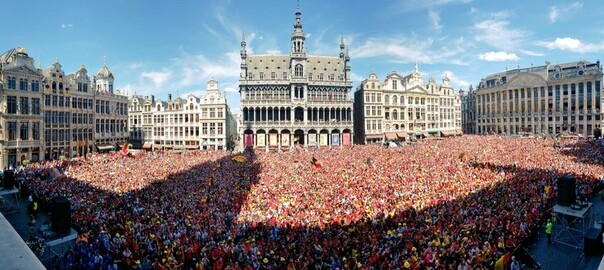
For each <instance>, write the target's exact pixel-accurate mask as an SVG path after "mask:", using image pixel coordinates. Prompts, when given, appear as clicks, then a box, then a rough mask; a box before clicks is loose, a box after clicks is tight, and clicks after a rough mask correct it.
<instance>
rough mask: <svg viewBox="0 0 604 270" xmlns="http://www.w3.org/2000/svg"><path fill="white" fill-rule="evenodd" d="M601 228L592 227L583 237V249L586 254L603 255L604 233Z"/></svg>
mask: <svg viewBox="0 0 604 270" xmlns="http://www.w3.org/2000/svg"><path fill="white" fill-rule="evenodd" d="M600 231H601V230H598V229H596V228H591V229H589V231H587V233H586V234H585V237H584V238H583V245H584V246H583V250H584V251H585V255H590V256H599V255H602V234H601V233H600Z"/></svg>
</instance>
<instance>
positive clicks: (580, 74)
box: [577, 70, 585, 76]
mask: <svg viewBox="0 0 604 270" xmlns="http://www.w3.org/2000/svg"><path fill="white" fill-rule="evenodd" d="M584 73H585V72H584V71H583V70H579V72H577V75H579V76H583V74H584Z"/></svg>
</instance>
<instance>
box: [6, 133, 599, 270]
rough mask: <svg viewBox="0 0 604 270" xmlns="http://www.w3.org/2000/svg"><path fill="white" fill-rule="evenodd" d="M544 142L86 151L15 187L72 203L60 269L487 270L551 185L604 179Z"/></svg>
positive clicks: (592, 184)
mask: <svg viewBox="0 0 604 270" xmlns="http://www.w3.org/2000/svg"><path fill="white" fill-rule="evenodd" d="M553 145H554V143H553V141H552V139H548V138H546V139H541V138H531V139H521V138H511V137H501V136H463V137H458V138H449V139H446V140H433V141H431V140H429V141H424V142H419V143H417V144H415V145H414V146H406V147H400V148H387V149H385V148H383V147H381V146H377V145H368V146H353V147H348V148H340V147H337V148H332V149H328V148H321V149H315V148H296V149H295V150H292V151H289V152H280V151H279V152H277V151H275V152H265V151H253V150H252V151H245V152H244V153H240V154H231V153H228V152H223V151H215V152H205V151H194V152H184V153H171V152H157V151H156V152H148V153H147V152H142V153H138V154H135V155H129V156H124V155H122V154H120V153H113V154H93V155H89V156H88V157H87V158H85V159H76V160H70V161H52V162H46V163H41V164H31V165H29V166H28V167H27V168H26V169H25V170H24V171H23V172H21V173H20V174H19V176H18V178H19V179H20V181H21V182H22V185H23V186H24V187H26V188H27V189H28V191H29V192H31V193H32V194H33V196H35V197H36V199H37V200H38V201H40V203H41V205H42V207H44V206H45V205H46V206H47V205H48V204H49V203H50V201H51V199H52V198H54V197H55V196H64V197H66V198H68V199H69V201H70V203H71V208H72V225H73V226H74V227H75V228H76V229H77V230H78V232H79V233H80V237H79V238H78V241H77V243H76V245H75V247H74V248H73V249H72V250H70V251H69V252H67V253H66V254H65V256H64V257H62V258H59V259H58V261H57V266H58V267H61V268H67V269H130V268H135V269H306V268H311V267H314V268H315V269H322V268H326V267H329V268H331V269H394V268H399V269H492V268H493V266H494V264H495V262H496V261H497V260H498V259H500V258H501V256H502V254H504V253H509V252H512V251H513V250H514V249H516V248H517V247H518V246H520V245H522V244H523V242H524V241H525V239H527V237H528V235H529V234H531V233H532V232H534V231H535V229H536V228H538V227H539V226H540V223H539V222H540V221H541V220H543V217H545V216H547V215H549V211H551V207H552V206H553V203H555V196H556V190H555V189H556V184H555V180H556V179H557V178H558V177H559V176H561V175H566V174H570V175H572V176H574V177H576V178H577V183H578V185H579V186H580V187H581V188H580V190H581V192H583V193H584V195H585V196H591V195H592V193H593V192H594V189H595V188H596V186H597V185H598V184H599V180H600V179H601V178H602V176H604V168H603V167H602V166H601V165H600V164H601V162H602V160H601V159H602V155H601V154H599V155H598V154H594V152H597V151H599V148H595V147H593V146H591V145H590V144H588V143H579V144H576V145H575V147H573V148H572V149H570V150H569V149H567V148H565V149H566V150H564V151H562V150H560V149H558V148H556V147H553ZM242 156H243V157H244V158H242ZM597 159H600V160H597ZM311 161H312V162H311ZM586 161H590V162H586ZM592 161H593V162H592ZM317 164H320V166H318V165H317Z"/></svg>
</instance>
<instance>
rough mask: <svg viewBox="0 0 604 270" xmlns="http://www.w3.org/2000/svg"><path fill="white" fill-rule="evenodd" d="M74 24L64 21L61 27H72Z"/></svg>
mask: <svg viewBox="0 0 604 270" xmlns="http://www.w3.org/2000/svg"><path fill="white" fill-rule="evenodd" d="M72 27H73V24H71V23H62V24H61V29H65V28H72Z"/></svg>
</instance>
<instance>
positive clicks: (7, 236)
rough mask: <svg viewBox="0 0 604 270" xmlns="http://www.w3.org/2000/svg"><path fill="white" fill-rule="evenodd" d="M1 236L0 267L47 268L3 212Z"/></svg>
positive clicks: (0, 218)
mask: <svg viewBox="0 0 604 270" xmlns="http://www.w3.org/2000/svg"><path fill="white" fill-rule="evenodd" d="M0 236H1V237H0V239H1V240H0V254H2V255H1V256H0V268H2V269H46V268H45V267H44V265H43V264H42V262H40V260H38V257H36V255H35V254H34V253H33V252H32V251H31V249H29V247H28V246H27V244H25V242H24V241H23V239H22V238H21V236H19V234H18V233H17V231H15V229H14V228H13V226H12V225H11V224H10V223H9V222H8V220H6V218H5V217H4V215H3V214H2V213H0Z"/></svg>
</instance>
